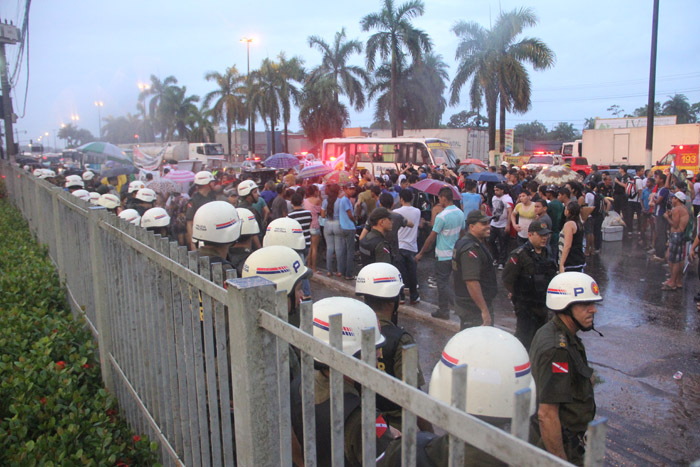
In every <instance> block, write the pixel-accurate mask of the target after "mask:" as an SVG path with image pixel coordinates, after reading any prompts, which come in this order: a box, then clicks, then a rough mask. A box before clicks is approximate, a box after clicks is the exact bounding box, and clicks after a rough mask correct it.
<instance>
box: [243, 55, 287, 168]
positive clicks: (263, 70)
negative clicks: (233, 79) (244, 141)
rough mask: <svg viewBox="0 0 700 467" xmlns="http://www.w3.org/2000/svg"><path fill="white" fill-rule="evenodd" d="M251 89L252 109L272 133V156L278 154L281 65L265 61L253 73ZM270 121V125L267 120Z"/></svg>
mask: <svg viewBox="0 0 700 467" xmlns="http://www.w3.org/2000/svg"><path fill="white" fill-rule="evenodd" d="M251 74H252V75H253V76H252V79H251V88H250V90H249V94H248V98H249V99H250V107H251V108H252V109H253V110H254V111H258V112H259V113H260V116H261V117H262V119H263V122H264V123H265V126H266V127H267V128H269V129H270V131H272V138H271V141H272V144H271V149H272V154H274V153H275V152H276V148H275V133H274V132H275V126H276V125H277V122H278V121H279V119H280V96H279V90H280V86H281V81H282V79H281V77H280V76H281V73H280V70H279V64H277V63H275V62H273V61H272V60H270V59H269V58H266V59H265V60H263V62H262V63H261V64H260V68H259V69H258V70H255V71H253V72H251ZM266 118H268V119H269V125H268V122H267V120H266Z"/></svg>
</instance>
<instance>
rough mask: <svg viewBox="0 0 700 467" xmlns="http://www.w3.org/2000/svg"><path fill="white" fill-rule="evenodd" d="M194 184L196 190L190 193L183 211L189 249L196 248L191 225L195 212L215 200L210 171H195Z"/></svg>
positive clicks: (212, 178) (212, 177)
mask: <svg viewBox="0 0 700 467" xmlns="http://www.w3.org/2000/svg"><path fill="white" fill-rule="evenodd" d="M194 184H195V185H196V186H197V191H196V192H195V193H194V194H193V195H192V198H191V199H190V201H189V203H187V210H186V211H185V220H186V221H187V233H186V237H187V239H186V240H187V245H188V247H189V249H190V250H195V249H196V248H195V245H194V243H193V242H192V233H193V230H192V226H193V221H194V215H195V213H196V212H197V210H198V209H199V208H200V207H202V206H204V205H205V204H207V203H211V202H212V201H215V200H216V193H214V176H213V175H212V174H211V172H207V171H206V170H202V171H200V172H197V174H196V175H195V176H194Z"/></svg>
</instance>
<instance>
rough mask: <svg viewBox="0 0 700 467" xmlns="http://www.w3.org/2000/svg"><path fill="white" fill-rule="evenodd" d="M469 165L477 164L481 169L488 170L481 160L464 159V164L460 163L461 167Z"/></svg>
mask: <svg viewBox="0 0 700 467" xmlns="http://www.w3.org/2000/svg"><path fill="white" fill-rule="evenodd" d="M468 164H476V165H480V166H481V167H484V168H486V167H487V166H486V162H484V161H482V160H481V159H473V158H472V159H464V160H463V161H462V162H460V163H459V165H468Z"/></svg>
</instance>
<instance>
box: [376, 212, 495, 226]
mask: <svg viewBox="0 0 700 467" xmlns="http://www.w3.org/2000/svg"><path fill="white" fill-rule="evenodd" d="M372 213H373V214H374V211H372ZM490 220H491V218H490V217H489V216H487V215H486V214H484V213H483V212H481V211H480V210H479V209H475V210H473V211H472V212H470V213H469V215H467V225H472V224H476V223H477V222H483V223H486V222H489V221H490Z"/></svg>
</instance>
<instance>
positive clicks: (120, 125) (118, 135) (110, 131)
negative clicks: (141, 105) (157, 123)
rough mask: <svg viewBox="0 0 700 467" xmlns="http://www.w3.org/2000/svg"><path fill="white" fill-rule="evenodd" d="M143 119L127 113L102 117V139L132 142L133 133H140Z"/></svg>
mask: <svg viewBox="0 0 700 467" xmlns="http://www.w3.org/2000/svg"><path fill="white" fill-rule="evenodd" d="M142 128H143V120H142V119H141V118H139V117H138V116H137V115H132V114H130V113H127V114H126V116H121V117H113V116H111V115H108V116H107V117H105V118H104V123H103V125H102V132H103V134H104V140H105V141H108V142H110V143H113V144H124V143H132V142H133V141H134V135H135V134H138V135H141V129H142Z"/></svg>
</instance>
